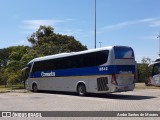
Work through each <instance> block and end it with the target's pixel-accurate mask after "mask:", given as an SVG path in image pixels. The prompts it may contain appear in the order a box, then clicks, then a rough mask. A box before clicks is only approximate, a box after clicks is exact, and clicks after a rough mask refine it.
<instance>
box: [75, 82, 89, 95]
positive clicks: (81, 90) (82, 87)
mask: <svg viewBox="0 0 160 120" xmlns="http://www.w3.org/2000/svg"><path fill="white" fill-rule="evenodd" d="M77 92H78V94H79V95H80V96H85V95H86V93H87V92H86V87H85V85H84V84H79V85H78V87H77Z"/></svg>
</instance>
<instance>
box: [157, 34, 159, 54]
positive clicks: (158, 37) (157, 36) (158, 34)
mask: <svg viewBox="0 0 160 120" xmlns="http://www.w3.org/2000/svg"><path fill="white" fill-rule="evenodd" d="M157 38H159V54H158V55H159V57H160V32H159V34H158V36H157Z"/></svg>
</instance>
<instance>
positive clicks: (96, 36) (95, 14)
mask: <svg viewBox="0 0 160 120" xmlns="http://www.w3.org/2000/svg"><path fill="white" fill-rule="evenodd" d="M94 4H95V8H94V9H95V16H94V17H95V19H94V22H95V31H94V32H95V33H94V34H95V43H94V44H95V49H96V37H97V36H96V0H95V3H94Z"/></svg>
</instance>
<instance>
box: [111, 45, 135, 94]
mask: <svg viewBox="0 0 160 120" xmlns="http://www.w3.org/2000/svg"><path fill="white" fill-rule="evenodd" d="M113 49H114V50H113V55H114V56H113V61H112V62H113V65H112V75H111V87H110V92H123V91H132V90H134V87H135V66H136V62H135V57H134V52H133V49H132V48H130V47H120V46H115V47H114V48H113Z"/></svg>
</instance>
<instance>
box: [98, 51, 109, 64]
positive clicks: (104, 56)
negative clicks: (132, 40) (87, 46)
mask: <svg viewBox="0 0 160 120" xmlns="http://www.w3.org/2000/svg"><path fill="white" fill-rule="evenodd" d="M108 54H109V51H108V50H105V51H99V52H97V53H96V66H98V65H102V64H104V63H106V62H107V60H108Z"/></svg>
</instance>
